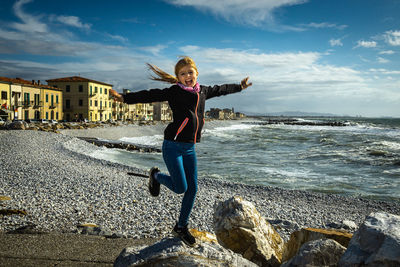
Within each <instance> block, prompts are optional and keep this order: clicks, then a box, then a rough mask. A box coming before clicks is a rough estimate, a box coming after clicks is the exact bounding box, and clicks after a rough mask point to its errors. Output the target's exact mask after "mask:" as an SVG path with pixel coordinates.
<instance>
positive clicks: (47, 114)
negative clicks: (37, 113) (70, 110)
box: [46, 112, 49, 120]
mask: <svg viewBox="0 0 400 267" xmlns="http://www.w3.org/2000/svg"><path fill="white" fill-rule="evenodd" d="M48 119H49V113H48V112H46V120H48Z"/></svg>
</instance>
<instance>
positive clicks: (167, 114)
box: [153, 102, 172, 121]
mask: <svg viewBox="0 0 400 267" xmlns="http://www.w3.org/2000/svg"><path fill="white" fill-rule="evenodd" d="M153 120H155V121H170V120H172V110H171V108H170V107H169V104H168V102H156V103H153Z"/></svg>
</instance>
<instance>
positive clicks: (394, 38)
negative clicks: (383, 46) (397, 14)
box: [384, 31, 400, 46]
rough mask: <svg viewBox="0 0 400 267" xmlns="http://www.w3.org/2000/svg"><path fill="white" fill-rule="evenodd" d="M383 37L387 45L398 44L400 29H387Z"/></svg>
mask: <svg viewBox="0 0 400 267" xmlns="http://www.w3.org/2000/svg"><path fill="white" fill-rule="evenodd" d="M384 38H385V41H386V42H387V43H388V44H389V45H392V46H400V31H387V32H385V34H384Z"/></svg>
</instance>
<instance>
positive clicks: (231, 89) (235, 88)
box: [205, 84, 242, 99]
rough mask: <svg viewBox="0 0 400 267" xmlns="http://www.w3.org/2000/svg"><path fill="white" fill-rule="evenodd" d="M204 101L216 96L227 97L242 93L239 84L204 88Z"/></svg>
mask: <svg viewBox="0 0 400 267" xmlns="http://www.w3.org/2000/svg"><path fill="white" fill-rule="evenodd" d="M205 91H206V96H207V97H206V99H210V98H212V97H216V96H222V95H228V94H233V93H237V92H240V91H242V87H241V86H240V84H223V85H214V86H212V87H211V86H205Z"/></svg>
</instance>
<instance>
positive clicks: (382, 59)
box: [378, 57, 390, 64]
mask: <svg viewBox="0 0 400 267" xmlns="http://www.w3.org/2000/svg"><path fill="white" fill-rule="evenodd" d="M388 62H390V61H389V60H388V59H386V58H383V57H378V63H382V64H384V63H388Z"/></svg>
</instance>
